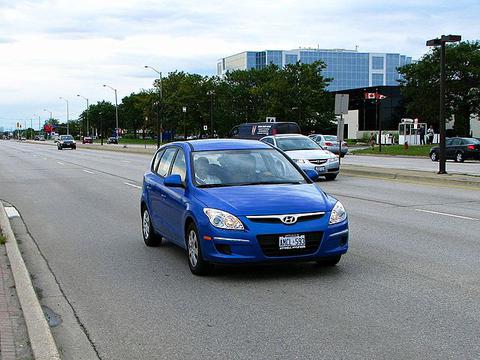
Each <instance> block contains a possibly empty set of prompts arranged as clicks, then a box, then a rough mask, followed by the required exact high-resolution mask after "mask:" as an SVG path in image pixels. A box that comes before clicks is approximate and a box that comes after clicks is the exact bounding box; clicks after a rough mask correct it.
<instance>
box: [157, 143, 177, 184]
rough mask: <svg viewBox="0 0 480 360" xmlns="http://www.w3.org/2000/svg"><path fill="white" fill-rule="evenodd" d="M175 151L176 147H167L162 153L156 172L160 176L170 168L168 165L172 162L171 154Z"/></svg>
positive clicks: (165, 174) (164, 174)
mask: <svg viewBox="0 0 480 360" xmlns="http://www.w3.org/2000/svg"><path fill="white" fill-rule="evenodd" d="M176 152H177V149H176V148H174V147H171V148H168V149H166V150H165V152H164V153H163V156H162V158H161V159H160V163H159V164H158V169H157V174H158V175H160V176H164V177H165V176H167V174H168V170H170V165H171V164H172V160H173V156H174V155H175V153H176Z"/></svg>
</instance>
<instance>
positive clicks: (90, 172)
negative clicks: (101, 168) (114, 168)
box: [83, 169, 95, 174]
mask: <svg viewBox="0 0 480 360" xmlns="http://www.w3.org/2000/svg"><path fill="white" fill-rule="evenodd" d="M83 171H85V172H86V173H89V174H95V173H94V172H93V171H90V170H86V169H83Z"/></svg>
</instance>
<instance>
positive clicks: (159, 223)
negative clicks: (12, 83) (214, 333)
mask: <svg viewBox="0 0 480 360" xmlns="http://www.w3.org/2000/svg"><path fill="white" fill-rule="evenodd" d="M307 139H308V138H307ZM310 141H312V140H310ZM312 142H313V141H312ZM307 174H308V176H307ZM310 176H311V177H312V178H313V179H316V178H317V177H318V175H317V173H316V172H315V171H312V170H307V172H306V173H304V172H302V171H301V170H300V168H299V167H298V166H297V165H296V163H295V162H294V161H292V160H291V159H290V158H289V157H288V156H286V155H285V154H284V153H283V152H281V151H279V150H278V149H276V148H274V147H272V146H269V145H267V144H264V143H262V142H260V141H250V140H231V139H221V140H213V139H212V140H192V141H186V142H174V143H170V144H168V145H165V146H162V147H161V148H160V149H159V150H157V152H156V153H155V155H154V157H153V159H152V162H151V166H150V169H149V170H148V171H147V172H146V173H145V175H144V177H143V189H142V195H141V202H140V209H141V217H142V234H143V240H144V241H145V244H146V245H147V246H158V245H160V243H161V242H162V239H163V238H166V239H168V240H170V241H172V242H173V243H175V244H177V245H178V246H180V247H182V248H184V249H186V250H187V253H188V256H187V259H188V264H189V267H190V270H191V271H192V273H194V274H197V275H201V274H205V273H206V272H208V270H209V269H210V268H211V265H212V264H214V263H231V264H236V263H258V262H288V261H317V262H318V263H320V264H322V265H328V266H333V265H336V264H337V263H338V262H339V261H340V258H341V256H342V254H344V253H346V252H347V249H348V231H349V230H348V219H347V213H346V211H345V209H344V207H343V205H342V204H341V203H340V202H339V201H337V200H336V199H335V198H333V197H331V196H329V195H326V194H325V193H324V192H323V191H322V190H321V189H320V187H319V186H318V185H317V184H315V183H314V182H313V181H312V179H311V178H309V177H310Z"/></svg>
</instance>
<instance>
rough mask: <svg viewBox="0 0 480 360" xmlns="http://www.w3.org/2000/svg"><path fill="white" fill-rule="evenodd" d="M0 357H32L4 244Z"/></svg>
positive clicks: (0, 264)
mask: <svg viewBox="0 0 480 360" xmlns="http://www.w3.org/2000/svg"><path fill="white" fill-rule="evenodd" d="M0 358H1V359H2V360H7V359H12V360H14V359H32V358H33V355H32V349H31V348H30V345H29V338H28V333H27V328H26V326H25V319H24V317H23V313H22V309H21V307H20V303H19V301H18V297H17V293H16V291H15V282H14V280H13V274H12V271H11V269H10V262H9V260H8V257H7V253H6V249H5V245H1V248H0Z"/></svg>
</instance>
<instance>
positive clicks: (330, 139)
mask: <svg viewBox="0 0 480 360" xmlns="http://www.w3.org/2000/svg"><path fill="white" fill-rule="evenodd" d="M323 138H324V139H325V141H337V137H336V136H333V135H324V136H323Z"/></svg>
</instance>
